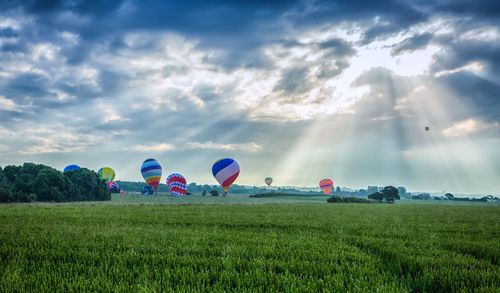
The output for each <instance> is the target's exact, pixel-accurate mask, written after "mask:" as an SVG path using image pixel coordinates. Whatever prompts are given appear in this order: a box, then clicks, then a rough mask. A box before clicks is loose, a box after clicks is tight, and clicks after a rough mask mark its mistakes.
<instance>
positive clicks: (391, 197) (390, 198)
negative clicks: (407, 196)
mask: <svg viewBox="0 0 500 293" xmlns="http://www.w3.org/2000/svg"><path fill="white" fill-rule="evenodd" d="M382 194H383V195H384V199H385V200H386V201H387V202H394V201H395V200H397V199H400V198H399V191H398V189H397V188H396V187H394V186H386V187H384V189H382Z"/></svg>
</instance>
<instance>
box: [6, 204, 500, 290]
mask: <svg viewBox="0 0 500 293" xmlns="http://www.w3.org/2000/svg"><path fill="white" fill-rule="evenodd" d="M176 200H178V201H176ZM183 200H187V199H172V198H162V197H156V198H149V199H143V200H142V202H141V200H140V199H139V198H138V197H137V198H133V197H128V198H119V197H118V198H117V197H115V198H113V201H112V202H111V203H86V204H31V205H28V204H14V205H2V206H0V292H12V291H34V292H41V291H89V290H90V291H96V290H99V291H144V292H151V291H175V292H193V291H206V290H207V289H209V290H212V291H228V290H231V291H238V292H239V291H309V292H318V291H323V292H346V291H358V292H359V291H361V292H372V291H378V292H409V291H412V292H436V291H446V292H450V291H472V290H477V291H485V292H494V291H497V292H498V291H499V290H500V267H499V258H500V245H499V243H500V206H498V205H493V206H492V205H443V204H436V205H434V204H419V205H412V204H394V205H382V204H380V205H379V204H372V205H357V204H342V205H336V204H326V203H324V200H326V199H324V198H323V204H320V203H319V200H318V201H317V203H307V204H278V203H274V204H255V205H254V204H251V203H269V202H266V201H257V202H256V201H253V202H252V201H251V200H262V199H251V200H250V199H248V198H246V197H236V196H234V197H227V198H213V197H205V198H201V197H199V198H197V197H193V198H191V199H190V201H189V202H184V201H183ZM193 202H197V203H202V204H198V205H184V204H186V203H193ZM221 202H223V203H234V204H224V205H223V204H216V203H221ZM144 203H146V204H144ZM169 203H170V204H169ZM249 203H250V204H249ZM271 203H272V202H271ZM164 204H169V205H164ZM175 204H181V205H175Z"/></svg>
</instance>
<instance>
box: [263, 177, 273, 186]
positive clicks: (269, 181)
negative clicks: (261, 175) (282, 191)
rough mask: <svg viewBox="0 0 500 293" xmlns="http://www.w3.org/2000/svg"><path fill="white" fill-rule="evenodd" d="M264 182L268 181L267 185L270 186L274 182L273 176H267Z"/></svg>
mask: <svg viewBox="0 0 500 293" xmlns="http://www.w3.org/2000/svg"><path fill="white" fill-rule="evenodd" d="M264 182H266V184H267V186H269V185H271V184H272V183H273V178H271V177H266V179H264Z"/></svg>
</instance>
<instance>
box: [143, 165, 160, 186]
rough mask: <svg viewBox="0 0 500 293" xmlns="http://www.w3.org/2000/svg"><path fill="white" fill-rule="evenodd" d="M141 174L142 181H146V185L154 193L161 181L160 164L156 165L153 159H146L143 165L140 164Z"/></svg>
mask: <svg viewBox="0 0 500 293" xmlns="http://www.w3.org/2000/svg"><path fill="white" fill-rule="evenodd" d="M141 173H142V177H144V180H146V183H147V184H148V185H151V186H152V187H153V188H154V190H155V191H156V190H157V189H158V185H159V184H160V180H161V166H160V163H158V161H156V160H155V159H147V160H146V161H144V163H142V167H141Z"/></svg>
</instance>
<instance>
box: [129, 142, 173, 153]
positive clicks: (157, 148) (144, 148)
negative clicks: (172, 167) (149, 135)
mask: <svg viewBox="0 0 500 293" xmlns="http://www.w3.org/2000/svg"><path fill="white" fill-rule="evenodd" d="M173 149H175V147H174V146H173V145H171V144H167V143H160V144H155V145H136V146H133V147H129V148H125V150H128V151H137V152H162V151H171V150H173Z"/></svg>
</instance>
